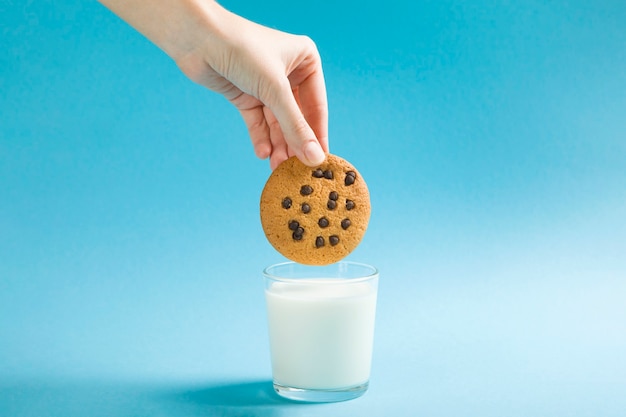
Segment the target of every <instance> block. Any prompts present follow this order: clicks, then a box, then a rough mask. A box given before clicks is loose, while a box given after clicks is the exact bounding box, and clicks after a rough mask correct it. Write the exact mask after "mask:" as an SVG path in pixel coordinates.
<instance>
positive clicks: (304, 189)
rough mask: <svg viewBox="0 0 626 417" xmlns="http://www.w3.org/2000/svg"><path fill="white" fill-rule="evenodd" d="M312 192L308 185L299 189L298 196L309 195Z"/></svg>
mask: <svg viewBox="0 0 626 417" xmlns="http://www.w3.org/2000/svg"><path fill="white" fill-rule="evenodd" d="M312 192H313V188H312V187H311V186H310V185H303V186H302V188H300V194H302V195H309V194H311V193H312Z"/></svg>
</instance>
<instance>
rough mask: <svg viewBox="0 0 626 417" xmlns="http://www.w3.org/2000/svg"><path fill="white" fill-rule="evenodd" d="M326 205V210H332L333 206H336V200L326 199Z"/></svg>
mask: <svg viewBox="0 0 626 417" xmlns="http://www.w3.org/2000/svg"><path fill="white" fill-rule="evenodd" d="M326 207H328V210H334V209H335V207H337V202H336V201H335V200H328V203H326Z"/></svg>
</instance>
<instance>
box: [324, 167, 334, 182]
mask: <svg viewBox="0 0 626 417" xmlns="http://www.w3.org/2000/svg"><path fill="white" fill-rule="evenodd" d="M324 178H326V179H327V180H332V179H333V171H331V170H330V169H327V170H326V171H324Z"/></svg>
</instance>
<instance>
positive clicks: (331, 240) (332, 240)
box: [328, 235, 339, 246]
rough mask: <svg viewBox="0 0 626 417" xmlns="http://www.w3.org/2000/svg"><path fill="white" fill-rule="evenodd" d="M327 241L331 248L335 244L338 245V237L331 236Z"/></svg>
mask: <svg viewBox="0 0 626 417" xmlns="http://www.w3.org/2000/svg"><path fill="white" fill-rule="evenodd" d="M328 241H329V242H330V244H331V246H335V245H336V244H337V243H339V236H337V235H332V236H331V237H329V238H328Z"/></svg>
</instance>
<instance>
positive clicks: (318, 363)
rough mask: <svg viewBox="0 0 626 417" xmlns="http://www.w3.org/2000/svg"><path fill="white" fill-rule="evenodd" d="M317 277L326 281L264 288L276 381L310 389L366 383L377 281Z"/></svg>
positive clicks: (370, 355) (273, 284)
mask: <svg viewBox="0 0 626 417" xmlns="http://www.w3.org/2000/svg"><path fill="white" fill-rule="evenodd" d="M317 281H326V283H327V284H328V285H326V286H322V287H320V286H318V287H313V286H310V285H306V282H307V280H303V281H302V282H304V283H303V284H299V283H298V284H293V283H282V282H273V283H271V285H270V287H269V288H268V289H266V291H265V295H266V300H267V310H268V321H269V335H270V349H271V355H272V370H273V376H274V382H275V383H277V384H280V385H284V386H288V387H293V388H306V389H336V388H346V387H351V386H356V385H360V384H363V383H365V382H367V381H368V380H369V375H370V365H371V358H372V344H373V338H374V317H375V311H376V285H375V281H374V283H373V282H359V283H353V284H344V283H343V282H346V280H341V279H327V280H317ZM308 282H310V281H308Z"/></svg>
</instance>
